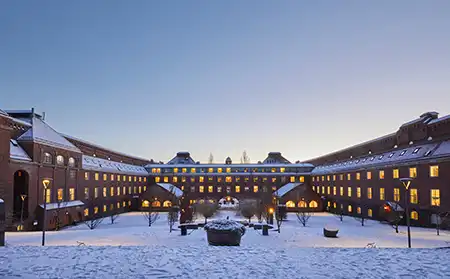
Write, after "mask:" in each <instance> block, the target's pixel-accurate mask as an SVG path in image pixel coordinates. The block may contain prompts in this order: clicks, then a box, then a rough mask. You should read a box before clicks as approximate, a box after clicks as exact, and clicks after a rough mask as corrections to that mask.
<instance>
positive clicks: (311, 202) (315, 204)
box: [309, 200, 319, 208]
mask: <svg viewBox="0 0 450 279" xmlns="http://www.w3.org/2000/svg"><path fill="white" fill-rule="evenodd" d="M309 207H311V208H317V207H319V204H318V203H317V202H316V201H314V200H313V201H310V202H309Z"/></svg>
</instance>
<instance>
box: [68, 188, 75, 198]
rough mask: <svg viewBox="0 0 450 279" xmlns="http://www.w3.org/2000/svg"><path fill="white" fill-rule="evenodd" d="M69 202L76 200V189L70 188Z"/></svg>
mask: <svg viewBox="0 0 450 279" xmlns="http://www.w3.org/2000/svg"><path fill="white" fill-rule="evenodd" d="M69 200H70V201H73V200H75V188H69Z"/></svg>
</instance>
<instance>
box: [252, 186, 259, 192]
mask: <svg viewBox="0 0 450 279" xmlns="http://www.w3.org/2000/svg"><path fill="white" fill-rule="evenodd" d="M253 192H254V193H258V186H257V185H255V186H253Z"/></svg>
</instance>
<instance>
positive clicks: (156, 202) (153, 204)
mask: <svg viewBox="0 0 450 279" xmlns="http://www.w3.org/2000/svg"><path fill="white" fill-rule="evenodd" d="M152 207H161V202H160V201H153V202H152Z"/></svg>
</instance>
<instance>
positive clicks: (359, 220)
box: [353, 215, 366, 227]
mask: <svg viewBox="0 0 450 279" xmlns="http://www.w3.org/2000/svg"><path fill="white" fill-rule="evenodd" d="M353 218H354V219H355V220H356V221H358V222H359V223H361V226H363V227H364V222H365V221H366V218H364V216H363V215H357V216H353Z"/></svg>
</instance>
